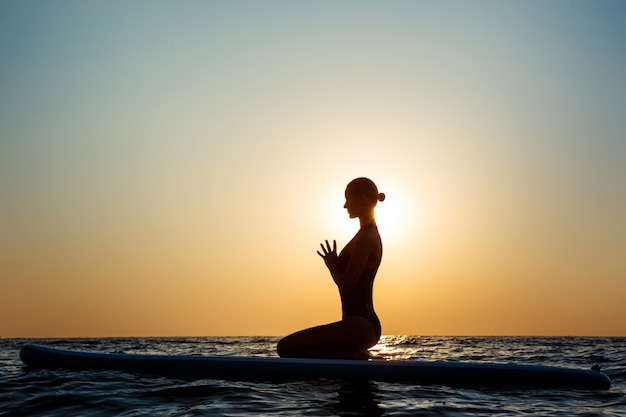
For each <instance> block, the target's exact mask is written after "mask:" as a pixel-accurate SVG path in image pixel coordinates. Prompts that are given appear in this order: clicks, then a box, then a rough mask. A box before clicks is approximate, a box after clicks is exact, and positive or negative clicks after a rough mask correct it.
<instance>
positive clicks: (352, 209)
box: [344, 177, 385, 217]
mask: <svg viewBox="0 0 626 417" xmlns="http://www.w3.org/2000/svg"><path fill="white" fill-rule="evenodd" d="M379 201H385V194H384V193H379V192H378V187H376V184H374V181H372V180H370V179H369V178H364V177H360V178H356V179H353V180H352V181H350V183H349V184H348V186H347V187H346V204H345V206H344V207H345V208H347V209H348V212H349V213H350V217H360V216H361V215H362V214H363V213H364V212H372V211H373V209H374V207H376V204H377V203H378V202H379Z"/></svg>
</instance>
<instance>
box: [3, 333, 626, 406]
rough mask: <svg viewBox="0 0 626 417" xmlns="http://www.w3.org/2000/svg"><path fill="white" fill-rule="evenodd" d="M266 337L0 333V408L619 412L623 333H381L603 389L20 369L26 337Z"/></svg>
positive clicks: (395, 349)
mask: <svg viewBox="0 0 626 417" xmlns="http://www.w3.org/2000/svg"><path fill="white" fill-rule="evenodd" d="M277 341H278V338H276V337H177V338H99V339H0V416H50V417H54V416H63V417H68V416H567V417H576V416H626V338H625V337H431V336H428V337H426V336H383V337H382V338H381V341H380V343H379V344H378V345H377V346H375V347H374V349H372V351H373V353H374V354H375V355H377V356H381V357H384V358H388V359H404V360H427V361H429V360H433V361H434V360H450V361H472V362H495V363H521V364H535V365H556V366H565V367H570V368H578V369H589V368H590V367H591V366H592V365H593V364H594V363H597V364H599V365H600V366H601V367H602V370H603V371H604V372H605V373H606V374H607V375H608V376H609V377H610V378H611V381H612V386H611V389H610V390H601V391H586V390H574V389H558V390H555V389H550V390H548V389H533V388H531V389H529V388H486V387H482V388H481V387H476V388H459V387H447V386H438V385H417V384H407V383H385V382H377V381H344V380H332V379H314V380H306V379H303V380H299V381H281V380H275V381H232V380H221V379H195V380H185V379H177V378H167V377H159V376H147V375H136V374H130V373H124V372H120V371H68V370H60V369H59V370H28V369H26V368H24V366H23V365H22V363H21V362H20V360H19V356H18V355H19V350H20V348H21V347H22V346H23V345H24V344H26V343H38V344H44V345H49V346H54V347H61V348H69V349H77V350H89V351H99V352H124V353H161V354H193V355H198V354H200V355H236V356H276V353H275V346H276V342H277Z"/></svg>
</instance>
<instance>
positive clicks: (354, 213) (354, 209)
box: [343, 190, 367, 219]
mask: <svg viewBox="0 0 626 417" xmlns="http://www.w3.org/2000/svg"><path fill="white" fill-rule="evenodd" d="M345 195H346V204H344V205H343V208H345V209H346V210H348V215H349V216H350V218H351V219H354V218H355V217H361V215H362V214H363V213H364V212H365V210H366V208H367V204H365V196H363V195H361V194H355V193H349V192H348V190H346V193H345Z"/></svg>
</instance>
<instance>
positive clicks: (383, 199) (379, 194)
mask: <svg viewBox="0 0 626 417" xmlns="http://www.w3.org/2000/svg"><path fill="white" fill-rule="evenodd" d="M378 201H385V193H378Z"/></svg>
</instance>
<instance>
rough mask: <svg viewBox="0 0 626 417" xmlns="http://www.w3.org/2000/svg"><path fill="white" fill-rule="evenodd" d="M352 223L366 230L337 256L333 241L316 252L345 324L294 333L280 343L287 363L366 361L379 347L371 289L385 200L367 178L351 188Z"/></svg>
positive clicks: (379, 255) (348, 190) (379, 256)
mask: <svg viewBox="0 0 626 417" xmlns="http://www.w3.org/2000/svg"><path fill="white" fill-rule="evenodd" d="M345 196H346V204H345V205H344V208H345V209H347V210H348V214H349V216H350V218H357V217H358V219H359V221H360V224H361V228H360V229H359V231H358V232H357V234H356V235H355V236H354V237H353V238H352V240H351V241H350V242H349V243H348V244H347V245H346V247H345V248H343V250H342V251H341V253H340V254H339V255H337V242H335V241H333V245H332V247H331V245H330V243H328V241H326V242H325V244H321V245H320V246H321V247H322V252H319V251H318V252H317V253H318V254H319V255H320V256H321V257H322V258H323V259H324V262H325V263H326V267H327V268H328V270H329V271H330V275H331V276H332V278H333V280H334V281H335V284H337V287H338V288H339V295H340V297H341V308H342V313H343V314H342V319H341V321H338V322H335V323H330V324H325V325H322V326H317V327H312V328H310V329H305V330H301V331H299V332H296V333H293V334H291V335H289V336H287V337H285V338H283V339H282V340H280V341H279V342H278V349H277V350H278V354H279V355H280V356H282V357H308V358H342V359H367V358H368V357H369V353H368V351H367V349H369V348H371V347H372V346H374V345H375V344H376V343H378V340H379V339H380V335H381V325H380V321H379V320H378V316H377V315H376V312H375V311H374V305H373V302H372V289H373V284H374V277H375V276H376V272H377V271H378V267H379V265H380V261H381V259H382V254H383V245H382V241H381V240H380V235H379V234H378V228H377V227H376V219H375V218H374V207H376V204H377V203H378V201H384V200H385V194H383V193H379V192H378V189H377V188H376V185H375V184H374V182H372V181H371V180H370V179H367V178H357V179H355V180H352V181H351V182H350V183H349V184H348V186H347V187H346V192H345Z"/></svg>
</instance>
